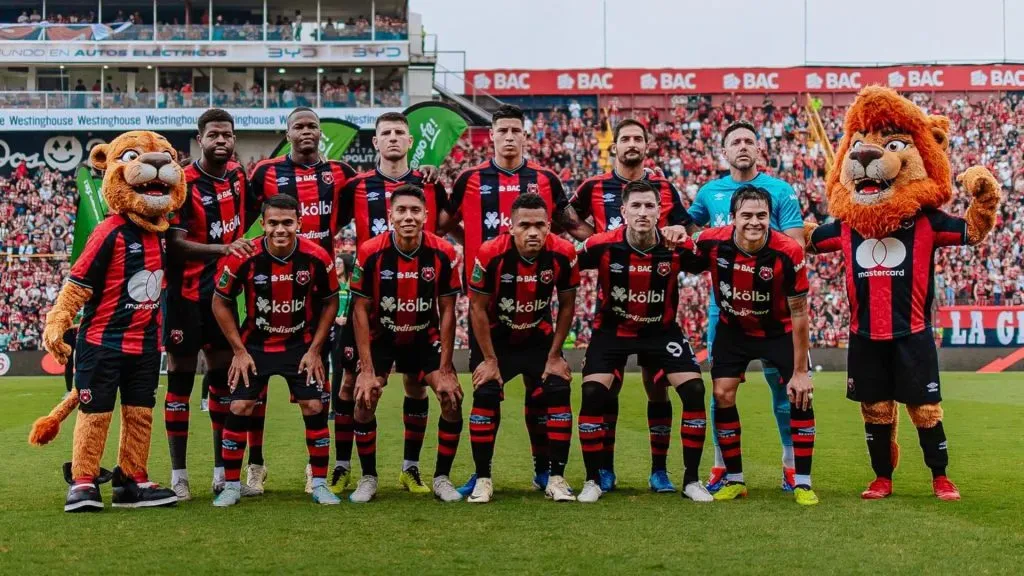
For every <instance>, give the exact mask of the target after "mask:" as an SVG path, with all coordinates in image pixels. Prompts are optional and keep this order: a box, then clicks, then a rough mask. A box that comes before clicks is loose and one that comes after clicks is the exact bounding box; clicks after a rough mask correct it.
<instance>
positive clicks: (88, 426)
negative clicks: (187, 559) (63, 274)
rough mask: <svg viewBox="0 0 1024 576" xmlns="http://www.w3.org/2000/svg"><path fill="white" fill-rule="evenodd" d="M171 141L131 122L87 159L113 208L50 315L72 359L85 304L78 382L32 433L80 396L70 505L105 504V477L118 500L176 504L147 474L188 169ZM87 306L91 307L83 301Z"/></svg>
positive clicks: (38, 439) (56, 337) (61, 347)
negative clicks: (110, 449)
mask: <svg viewBox="0 0 1024 576" xmlns="http://www.w3.org/2000/svg"><path fill="white" fill-rule="evenodd" d="M176 156H177V155H176V153H175V150H174V148H173V147H172V146H171V144H170V143H169V142H168V141H167V140H166V139H165V138H164V137H163V136H160V135H159V134H155V133H153V132H143V131H133V132H126V133H124V134H122V135H120V136H118V137H117V138H115V139H114V140H113V141H112V142H110V143H109V144H99V145H97V146H95V147H94V148H93V149H92V151H91V153H90V155H89V161H90V163H91V164H92V166H93V167H94V168H96V169H98V170H101V171H104V172H105V173H104V176H103V196H104V198H105V199H106V201H107V205H108V206H109V208H110V211H109V215H108V216H107V218H106V219H104V220H103V221H102V222H101V223H100V224H99V225H98V226H97V227H96V229H95V230H93V232H92V233H91V234H90V235H89V239H88V241H87V242H86V245H85V248H84V249H83V251H82V254H81V255H80V256H79V258H78V260H77V261H76V262H75V264H74V266H72V268H71V273H70V277H69V278H68V282H67V283H66V284H65V285H64V287H63V288H62V289H61V291H60V294H59V295H58V296H57V301H56V303H55V304H54V306H53V309H52V310H50V312H49V314H47V315H46V328H45V330H44V331H43V345H44V346H45V347H46V350H47V351H49V352H50V354H51V355H53V357H54V358H55V359H56V360H57V362H59V363H61V364H64V363H65V362H67V361H68V355H69V354H70V353H71V347H70V346H69V345H68V344H66V343H64V342H63V339H62V336H63V334H64V332H65V331H66V330H67V329H68V328H69V327H70V326H71V323H72V320H73V318H74V317H75V315H76V314H77V313H78V312H79V310H82V312H83V314H82V322H81V327H80V329H79V333H78V334H79V335H78V341H77V342H76V343H75V351H76V354H75V358H76V374H75V388H74V390H72V393H71V394H70V395H68V397H67V398H66V399H65V400H63V401H62V402H61V403H60V404H59V405H58V406H57V407H56V408H54V409H53V411H52V412H50V414H49V415H48V416H45V417H43V418H40V419H39V420H37V421H36V423H35V425H34V426H33V427H32V432H31V435H30V436H29V442H30V443H32V444H35V445H42V444H46V443H47V442H49V441H51V440H52V439H53V438H55V437H56V436H57V433H58V431H59V429H60V423H61V421H63V420H64V419H65V418H67V416H68V415H69V414H70V413H71V411H73V410H74V409H75V407H76V406H77V407H78V408H79V410H78V418H77V420H76V422H75V432H74V434H75V437H74V447H73V450H72V456H71V462H70V464H65V466H64V474H65V478H66V479H67V481H68V483H69V484H70V485H71V487H70V489H69V490H68V495H67V500H66V502H65V505H64V510H65V511H66V512H78V511H89V510H102V509H103V500H102V498H101V497H100V491H99V484H101V483H103V482H106V481H107V480H112V483H113V486H114V491H113V498H112V504H113V506H115V507H126V508H137V507H150V506H165V505H171V504H174V503H175V502H176V501H177V497H176V496H175V495H174V492H172V491H171V490H169V489H166V488H161V487H160V486H158V485H156V484H154V483H152V482H150V481H149V478H148V475H147V471H146V465H147V461H148V460H149V444H150V433H151V431H152V424H153V406H154V404H155V403H156V387H157V382H158V379H159V376H160V328H161V326H160V324H161V319H162V318H161V314H162V312H161V304H162V297H163V289H164V285H165V283H166V282H165V280H164V239H163V233H164V231H166V230H167V227H168V220H167V217H168V215H169V214H170V213H171V212H173V211H174V210H177V209H178V208H179V207H181V205H182V203H183V202H184V201H185V175H184V172H182V169H181V167H180V166H178V164H177V162H176V159H177V158H176ZM83 307H84V310H83ZM118 393H120V397H121V438H120V445H119V447H118V455H117V467H116V468H115V469H114V470H113V472H107V471H106V470H101V469H100V460H101V458H102V457H103V448H104V445H105V444H106V441H107V429H108V428H109V427H110V421H111V419H112V417H113V412H114V402H115V400H116V397H117V396H118Z"/></svg>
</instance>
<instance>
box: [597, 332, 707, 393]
mask: <svg viewBox="0 0 1024 576" xmlns="http://www.w3.org/2000/svg"><path fill="white" fill-rule="evenodd" d="M632 354H636V356H637V363H638V364H639V365H640V366H641V367H643V368H647V369H648V370H650V371H651V372H652V376H653V377H654V380H655V381H656V382H657V381H658V380H660V379H661V377H662V376H665V375H668V374H679V373H681V372H693V373H696V374H700V364H698V363H697V359H696V358H695V357H694V355H693V349H692V348H691V347H690V342H689V341H687V339H686V336H685V335H684V334H683V331H682V330H681V329H680V328H679V327H678V326H675V327H672V328H668V329H666V330H665V331H664V332H662V333H660V334H654V335H651V336H645V337H642V338H623V337H621V336H616V335H615V334H613V333H611V332H607V331H604V330H600V329H598V330H594V333H593V336H592V337H591V339H590V346H588V347H587V355H586V357H585V358H584V360H583V377H584V379H586V377H587V376H589V375H591V374H615V373H617V372H620V371H621V370H622V369H623V367H624V366H625V365H626V360H627V359H628V358H629V356H630V355H632Z"/></svg>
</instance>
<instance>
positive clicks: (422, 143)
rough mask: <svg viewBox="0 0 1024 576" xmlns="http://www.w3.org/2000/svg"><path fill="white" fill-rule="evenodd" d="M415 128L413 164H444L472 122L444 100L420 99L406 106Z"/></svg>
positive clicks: (412, 126)
mask: <svg viewBox="0 0 1024 576" xmlns="http://www.w3.org/2000/svg"><path fill="white" fill-rule="evenodd" d="M405 116H406V118H408V119H409V129H410V130H411V131H412V149H411V150H409V167H410V168H412V169H414V170H415V169H416V168H419V167H420V166H422V165H425V166H440V165H441V163H442V162H444V159H445V158H447V157H448V154H449V153H450V152H451V151H452V148H454V147H455V143H456V142H458V141H459V138H461V137H462V134H463V133H464V132H465V131H466V128H467V127H468V126H469V123H468V122H466V119H465V117H463V116H462V114H461V113H460V112H459V111H458V110H457V109H456V108H454V107H452V106H449V105H447V104H442V103H440V102H420V103H419V104H414V105H412V106H410V107H408V108H406V109H405Z"/></svg>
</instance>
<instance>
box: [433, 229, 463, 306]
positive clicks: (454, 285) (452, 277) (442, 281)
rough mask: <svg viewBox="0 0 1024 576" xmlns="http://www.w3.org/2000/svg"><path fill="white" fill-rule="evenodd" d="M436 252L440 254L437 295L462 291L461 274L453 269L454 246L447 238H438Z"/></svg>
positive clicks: (447, 294)
mask: <svg viewBox="0 0 1024 576" xmlns="http://www.w3.org/2000/svg"><path fill="white" fill-rule="evenodd" d="M438 245H439V246H438V254H439V255H440V256H441V258H440V260H441V262H440V270H438V271H437V276H438V282H437V284H438V296H454V295H455V294H459V293H461V292H462V275H461V274H459V271H458V270H456V269H455V261H456V260H457V257H456V254H455V247H454V246H452V245H451V243H449V242H448V241H447V240H442V239H440V238H438Z"/></svg>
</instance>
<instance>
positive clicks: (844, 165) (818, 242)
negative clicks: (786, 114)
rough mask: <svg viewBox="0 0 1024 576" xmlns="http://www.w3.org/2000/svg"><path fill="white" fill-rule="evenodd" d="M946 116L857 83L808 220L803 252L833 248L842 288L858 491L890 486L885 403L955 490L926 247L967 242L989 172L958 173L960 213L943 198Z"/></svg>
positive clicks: (984, 214)
mask: <svg viewBox="0 0 1024 576" xmlns="http://www.w3.org/2000/svg"><path fill="white" fill-rule="evenodd" d="M948 143H949V120H948V119H947V118H945V117H943V116H928V115H926V114H924V112H922V111H921V109H920V108H918V107H917V106H916V105H915V104H913V103H912V102H910V101H909V100H907V99H906V98H903V97H902V96H900V95H899V94H897V93H896V92H894V91H893V90H890V89H888V88H882V87H879V86H871V87H868V88H865V89H864V90H862V91H861V92H860V94H859V95H858V96H857V99H856V101H854V103H853V105H852V106H851V107H850V110H849V111H848V112H847V114H846V122H845V128H844V134H843V139H842V142H840V144H839V149H838V151H837V152H836V166H835V167H833V169H832V171H831V172H830V173H829V175H828V179H827V183H826V185H827V188H826V194H827V197H828V203H829V212H830V213H831V215H832V216H833V217H834V220H833V221H831V222H829V223H827V224H824V225H822V226H818V227H816V228H815V227H814V226H813V225H808V226H807V233H808V238H807V246H808V249H809V251H811V252H817V253H819V254H820V253H824V252H833V251H841V253H842V257H843V260H844V261H845V264H846V288H847V293H848V296H849V299H850V347H849V352H848V359H847V366H848V368H847V370H848V374H847V393H846V396H847V398H849V399H851V400H854V401H856V402H859V403H860V405H861V413H862V415H863V417H864V430H865V437H866V439H867V445H868V455H869V456H870V458H871V467H872V468H873V469H874V472H875V476H876V478H875V480H874V481H873V482H871V484H870V485H869V486H868V488H867V490H865V491H864V492H863V494H861V496H862V497H863V498H865V499H878V498H885V497H886V496H889V495H890V494H892V475H893V470H894V469H895V467H896V464H897V461H898V457H899V447H898V445H897V444H896V441H895V438H896V436H895V425H896V419H897V409H896V402H900V403H902V404H906V406H907V412H908V413H909V414H910V419H911V420H912V421H913V423H914V426H916V427H917V433H918V437H919V439H920V443H921V449H922V451H923V452H924V461H925V464H926V465H927V466H928V467H929V468H930V469H931V471H932V478H933V480H932V488H933V490H934V492H935V495H936V496H937V497H938V498H940V499H942V500H959V499H960V492H959V490H958V489H957V487H956V486H955V485H954V484H953V483H952V482H951V481H950V480H949V479H948V478H947V477H946V465H947V463H948V461H949V458H948V455H947V451H946V434H945V432H944V430H943V428H942V407H941V406H940V404H939V402H940V401H941V395H940V392H939V365H938V354H937V351H936V348H935V341H934V340H933V336H932V329H931V328H932V326H931V308H932V299H933V297H934V293H933V292H934V285H935V282H934V261H933V254H934V251H935V250H936V249H937V248H939V247H942V246H959V245H964V244H972V245H973V244H977V243H979V242H981V241H982V240H984V239H985V237H986V236H987V235H988V233H989V232H990V231H991V230H992V227H993V225H994V223H995V214H996V209H997V207H998V205H999V200H1000V187H999V183H998V182H997V181H996V179H995V178H993V177H992V174H991V173H989V171H988V170H986V169H985V168H984V167H981V166H973V167H971V168H968V169H967V170H966V171H965V172H964V173H963V174H960V175H959V176H958V177H957V182H958V183H959V184H960V185H961V186H962V187H963V189H964V190H965V191H966V192H967V194H969V195H970V196H971V198H972V202H971V204H970V207H969V208H968V209H967V212H966V214H965V215H964V217H963V218H960V217H956V216H951V215H949V214H946V213H945V212H943V211H942V210H941V209H940V207H941V206H943V205H944V204H946V203H948V202H949V201H950V200H951V199H952V198H953V181H952V177H951V174H950V172H951V170H950V163H949V158H948V157H947V155H946V152H947V146H948Z"/></svg>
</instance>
